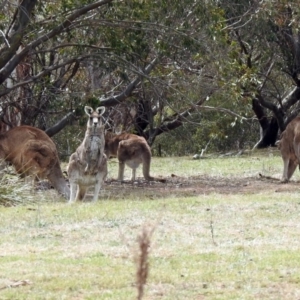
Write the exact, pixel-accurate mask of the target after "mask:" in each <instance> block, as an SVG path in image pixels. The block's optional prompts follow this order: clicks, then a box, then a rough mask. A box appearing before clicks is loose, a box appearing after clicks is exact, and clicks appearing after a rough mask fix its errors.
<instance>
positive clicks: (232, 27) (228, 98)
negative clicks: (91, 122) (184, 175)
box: [0, 0, 300, 158]
mask: <svg viewBox="0 0 300 300" xmlns="http://www.w3.org/2000/svg"><path fill="white" fill-rule="evenodd" d="M0 7H1V8H0V120H1V123H0V125H1V126H0V127H1V128H0V130H1V131H4V130H7V129H8V128H10V127H12V126H16V125H20V124H27V125H31V126H36V127H39V128H41V129H43V130H46V132H47V133H48V134H49V135H50V136H51V137H53V138H54V140H55V141H56V142H57V145H58V149H59V152H60V154H61V157H62V158H67V157H68V156H69V155H70V153H72V152H73V151H74V149H75V148H76V147H77V146H78V144H79V143H80V141H81V140H82V136H83V134H84V131H85V123H86V116H85V115H84V113H83V107H84V106H85V105H90V106H93V107H94V108H96V107H98V106H100V105H104V106H106V113H105V122H106V126H107V128H108V129H110V130H113V131H115V132H121V131H124V130H125V131H130V132H133V133H136V134H139V135H142V136H144V137H145V138H146V139H147V140H148V142H149V144H150V145H151V146H152V149H153V153H154V155H163V156H167V155H189V154H195V153H199V152H200V151H201V149H204V148H206V147H207V151H220V152H222V151H227V150H232V149H235V150H240V149H247V148H253V147H256V148H265V147H269V146H274V143H275V142H276V140H277V139H278V137H279V135H280V133H281V132H282V131H283V130H284V129H285V127H286V125H287V124H288V122H289V121H290V120H291V119H293V118H294V117H295V116H296V115H298V113H299V109H300V102H299V100H300V34H299V26H300V25H299V18H300V15H299V13H300V7H299V3H298V1H295V0H294V1H292V0H290V1H286V0H265V1H264V0H263V1H257V0H250V1H249V0H230V1H229V0H205V1H197V0H180V1H179V0H153V1H147V0H123V1H121V0H120V1H113V0H102V1H87V0H73V1H71V0H63V1H38V0H23V1H17V0H16V1H15V0H1V5H0Z"/></svg>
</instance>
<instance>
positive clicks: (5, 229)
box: [0, 150, 300, 300]
mask: <svg viewBox="0 0 300 300" xmlns="http://www.w3.org/2000/svg"><path fill="white" fill-rule="evenodd" d="M151 169H152V174H153V175H155V176H159V175H160V176H163V177H166V178H167V183H165V184H162V183H152V184H144V183H142V184H129V183H125V184H120V183H109V184H107V185H106V186H105V190H104V191H103V192H102V197H101V199H99V201H98V202H97V203H90V202H85V203H76V204H75V205H68V204H67V203H66V202H65V201H64V200H63V199H61V198H58V197H57V195H56V193H55V192H54V191H34V192H33V191H32V190H31V189H29V188H28V187H24V186H20V183H17V182H15V181H13V179H10V180H11V182H13V184H12V185H13V188H14V195H13V197H17V198H18V203H19V204H17V205H15V206H12V207H4V206H0V215H1V227H0V232H1V235H0V249H1V252H0V266H1V267H0V270H1V271H0V299H1V300H2V299H13V300H16V299H17V300H19V299H31V300H37V299H41V300H42V299H43V300H44V299H55V300H57V299H68V300H69V299H74V300H75V299H76V300H77V299H116V300H117V299H118V300H119V299H121V300H123V299H124V300H126V299H131V300H132V299H137V295H138V287H140V288H144V290H143V291H144V294H143V297H140V299H148V300H150V299H151V300H152V299H153V300H154V299H164V300H167V299H168V300H171V299H172V300H174V299H193V300H194V299H195V300H196V299H197V300H202V299H226V300H228V299H289V300H290V299H299V298H300V263H299V261H300V250H299V249H300V238H299V237H300V221H299V215H300V197H299V188H300V184H299V183H298V181H299V171H296V174H295V175H294V177H293V182H292V183H289V184H286V185H282V184H280V183H279V181H278V180H276V178H280V175H281V172H282V161H281V158H280V157H279V155H278V152H277V151H275V150H268V151H264V152H261V153H260V152H256V153H252V154H249V155H243V156H239V157H223V158H218V157H215V158H207V159H201V160H192V159H191V158H190V157H180V158H178V157H173V158H154V159H153V162H152V168H151ZM259 173H261V174H264V175H266V176H271V177H274V178H275V179H274V178H273V179H261V178H260V177H259V175H258V174H259ZM116 176H117V162H116V161H115V160H112V161H110V163H109V176H108V181H111V178H114V177H116ZM126 176H128V177H129V173H128V172H127V173H126ZM138 176H141V174H140V173H138ZM223 183H224V184H223ZM6 184H7V183H6ZM8 196H9V195H8ZM20 198H21V200H22V201H20V200H19V199H20ZM143 233H144V235H143ZM147 234H148V235H147ZM147 237H148V238H149V240H150V241H147ZM143 242H144V243H145V245H146V249H148V252H149V253H148V256H147V255H146V254H145V251H144V252H143V254H144V255H143V256H142V258H144V259H146V260H147V262H148V274H146V283H145V284H144V285H143V284H141V283H138V281H137V275H136V274H137V270H140V269H139V263H141V246H143ZM148 242H149V245H148V244H147V243H148ZM145 245H144V246H145ZM145 265H146V264H145V263H144V266H145ZM139 278H140V279H141V275H139Z"/></svg>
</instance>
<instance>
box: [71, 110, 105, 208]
mask: <svg viewBox="0 0 300 300" xmlns="http://www.w3.org/2000/svg"><path fill="white" fill-rule="evenodd" d="M84 110H85V113H86V114H87V115H88V116H89V118H88V122H87V129H86V132H85V137H84V139H83V141H82V143H81V144H80V146H79V147H78V148H77V150H76V151H75V152H74V153H73V154H72V155H71V156H70V160H69V165H68V167H67V172H68V175H69V181H70V200H69V203H72V202H75V201H77V200H84V198H85V196H86V192H87V189H88V187H89V186H91V185H94V186H95V188H94V196H93V201H97V199H98V195H99V192H100V189H101V186H102V184H103V182H104V180H105V178H106V175H107V159H106V155H105V154H104V143H105V138H104V126H103V125H102V121H101V115H102V114H103V113H104V111H105V107H104V106H101V107H98V108H97V109H96V110H95V111H94V110H93V108H91V107H89V106H85V108H84Z"/></svg>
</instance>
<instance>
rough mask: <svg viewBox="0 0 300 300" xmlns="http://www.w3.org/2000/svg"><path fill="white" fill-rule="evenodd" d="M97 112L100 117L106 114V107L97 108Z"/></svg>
mask: <svg viewBox="0 0 300 300" xmlns="http://www.w3.org/2000/svg"><path fill="white" fill-rule="evenodd" d="M96 112H97V113H98V114H99V115H100V116H102V115H103V114H104V112H105V106H100V107H97V108H96Z"/></svg>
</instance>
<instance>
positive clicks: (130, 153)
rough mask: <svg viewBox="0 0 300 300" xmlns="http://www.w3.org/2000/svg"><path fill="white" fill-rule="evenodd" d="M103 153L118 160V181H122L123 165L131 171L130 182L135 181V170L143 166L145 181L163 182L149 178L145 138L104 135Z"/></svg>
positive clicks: (108, 133)
mask: <svg viewBox="0 0 300 300" xmlns="http://www.w3.org/2000/svg"><path fill="white" fill-rule="evenodd" d="M105 153H106V156H107V157H108V158H109V157H117V158H118V160H119V175H118V180H121V181H123V180H124V169H125V164H126V165H127V166H128V167H129V168H131V169H132V173H131V181H134V180H135V179H136V169H137V168H138V167H139V165H140V164H142V165H143V175H144V178H145V179H146V180H149V181H160V182H165V181H166V180H165V179H161V178H155V177H152V176H150V164H151V148H150V146H149V145H148V143H147V141H146V140H145V138H143V137H140V136H138V135H136V134H131V133H121V134H114V133H112V132H108V131H107V132H106V134H105Z"/></svg>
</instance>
